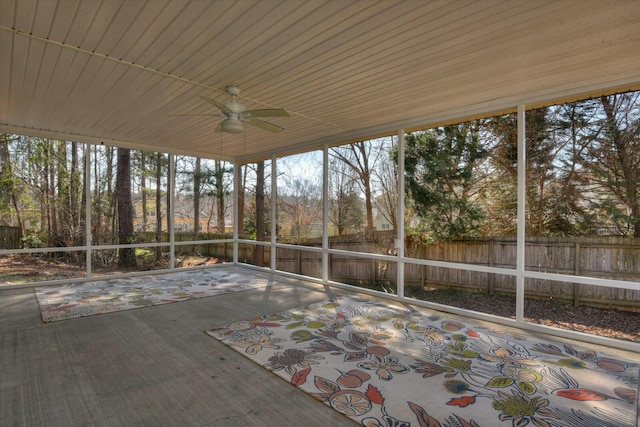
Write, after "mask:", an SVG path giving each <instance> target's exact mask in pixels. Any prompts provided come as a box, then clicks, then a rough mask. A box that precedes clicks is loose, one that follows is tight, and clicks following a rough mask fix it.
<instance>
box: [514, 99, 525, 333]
mask: <svg viewBox="0 0 640 427" xmlns="http://www.w3.org/2000/svg"><path fill="white" fill-rule="evenodd" d="M517 126H518V222H517V229H518V233H517V241H516V251H517V253H516V322H522V321H523V319H524V269H525V238H526V236H525V223H526V221H525V220H526V218H525V215H526V204H525V194H526V193H525V192H526V176H527V174H526V170H527V156H526V141H525V139H526V138H525V137H526V134H525V109H524V105H523V104H520V105H518V113H517Z"/></svg>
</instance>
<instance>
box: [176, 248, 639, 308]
mask: <svg viewBox="0 0 640 427" xmlns="http://www.w3.org/2000/svg"><path fill="white" fill-rule="evenodd" d="M383 240H384V242H386V243H384V244H383V243H381V241H380V240H378V241H377V242H372V241H371V240H364V239H349V240H347V239H344V240H337V239H331V241H330V247H331V248H332V249H339V250H343V251H348V252H364V253H378V254H380V253H384V254H391V253H392V248H391V247H390V246H391V243H390V240H389V239H383ZM305 247H316V248H318V247H321V244H320V243H319V242H310V243H309V244H307V245H306V246H302V245H301V246H300V249H297V248H295V249H294V248H278V249H277V251H276V255H277V259H276V267H277V268H278V269H279V270H282V271H287V272H291V273H297V274H302V275H306V276H311V277H321V275H322V254H321V253H319V252H315V251H309V250H305ZM254 248H255V245H247V244H241V245H240V253H239V256H240V259H241V260H242V261H247V262H252V260H253V250H254ZM192 249H193V250H196V249H197V252H199V253H200V254H206V255H209V256H217V257H221V258H225V259H231V258H232V255H233V245H232V243H231V241H229V242H228V243H215V244H203V245H196V246H194V247H193V248H192ZM179 250H180V251H183V250H185V249H184V248H182V247H181V248H180V249H179ZM263 250H264V265H265V266H269V265H270V248H269V247H268V246H267V247H264V248H263ZM405 256H406V258H408V260H407V261H406V262H405V273H404V277H405V286H418V287H422V288H424V289H434V288H443V287H445V288H458V289H463V290H467V291H486V292H489V293H491V294H492V293H494V292H498V293H508V294H515V291H516V289H515V277H514V276H511V275H506V274H497V273H485V272H477V271H469V270H463V269H455V268H444V267H434V266H427V265H420V264H415V263H412V262H411V261H410V258H417V259H429V260H437V261H449V262H458V263H464V264H472V265H482V266H491V267H499V268H506V269H515V267H516V239H515V238H493V239H469V240H456V241H450V242H438V243H435V244H424V243H421V242H415V241H412V240H411V239H407V242H406V246H405ZM525 259H526V269H527V270H528V271H536V272H545V273H559V274H566V275H580V276H587V277H595V278H606V279H616V280H625V281H631V282H638V287H637V289H618V288H607V287H602V286H593V285H581V284H576V283H571V282H558V281H551V280H542V279H530V278H527V279H526V280H525V296H527V297H535V298H553V299H560V300H566V301H572V302H573V303H574V304H575V305H591V306H615V307H618V308H626V309H632V310H640V239H630V238H621V237H595V238H561V237H538V238H531V239H528V240H527V242H526V248H525ZM329 274H330V279H331V280H335V281H340V282H344V283H350V284H356V285H370V286H394V285H395V283H396V277H397V264H396V263H395V262H387V261H380V260H372V259H368V258H365V257H363V256H357V255H355V254H354V255H346V254H345V255H342V254H330V255H329Z"/></svg>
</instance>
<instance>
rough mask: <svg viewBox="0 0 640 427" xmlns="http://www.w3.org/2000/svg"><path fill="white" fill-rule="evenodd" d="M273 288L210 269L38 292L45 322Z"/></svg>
mask: <svg viewBox="0 0 640 427" xmlns="http://www.w3.org/2000/svg"><path fill="white" fill-rule="evenodd" d="M269 285H271V280H270V279H267V278H264V277H260V276H257V275H255V274H247V273H242V272H234V271H233V270H230V269H222V268H211V269H203V270H189V271H182V272H177V273H169V274H160V275H148V276H138V277H129V278H118V279H110V280H100V281H95V282H86V283H82V284H70V285H60V286H46V287H40V288H35V293H36V298H37V299H38V304H39V305H40V312H41V314H42V321H43V322H53V321H56V320H65V319H72V318H76V317H84V316H92V315H95V314H102V313H111V312H114V311H121V310H130V309H133V308H139V307H149V306H153V305H160V304H169V303H174V302H180V301H187V300H192V299H196V298H203V297H209V296H213V295H220V294H226V293H230V292H239V291H244V290H247V289H255V288H261V287H265V286H269Z"/></svg>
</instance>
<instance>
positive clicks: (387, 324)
mask: <svg viewBox="0 0 640 427" xmlns="http://www.w3.org/2000/svg"><path fill="white" fill-rule="evenodd" d="M423 311H424V313H427V314H422V313H421V312H417V311H413V310H409V309H407V308H406V307H402V308H397V307H393V306H389V303H384V304H383V303H380V302H375V301H371V300H368V299H359V298H356V297H341V298H338V299H335V300H333V301H325V302H321V303H317V304H313V305H309V306H305V307H302V308H299V309H294V310H289V311H285V312H281V313H276V314H272V315H267V316H262V317H258V318H255V319H251V320H247V321H243V322H236V323H231V324H229V325H226V326H223V327H219V328H215V329H211V330H208V331H206V332H207V334H209V335H210V336H212V337H214V338H216V339H218V340H220V341H222V342H223V343H225V344H227V345H229V346H230V347H231V348H233V349H235V350H236V351H238V352H240V353H241V354H243V355H244V356H246V357H248V358H250V359H251V360H253V361H255V362H256V363H258V364H260V365H262V366H263V367H265V368H266V369H268V370H270V371H272V372H274V373H275V374H277V375H279V376H280V377H282V378H283V379H285V380H286V381H288V382H290V383H291V384H293V385H294V386H297V387H299V388H301V389H302V390H304V391H305V392H307V393H309V394H311V395H312V396H313V397H314V398H316V399H318V400H320V401H321V402H324V403H325V404H326V405H329V406H330V407H331V408H333V409H335V410H336V411H338V412H340V413H342V414H344V415H346V416H348V417H350V418H352V419H353V420H354V421H356V422H357V423H360V424H361V425H363V426H369V427H374V426H375V427H392V426H393V427H400V426H405V427H407V426H420V427H427V426H428V427H494V426H503V425H504V426H512V427H520V426H525V425H530V426H536V427H545V426H562V427H569V426H571V427H594V426H604V427H623V426H624V427H636V425H637V419H638V418H637V417H638V375H639V368H640V359H638V358H637V359H635V360H624V359H621V358H619V357H613V356H610V355H606V354H604V353H602V352H600V351H599V350H597V351H596V350H592V349H590V348H589V347H588V345H584V346H580V347H578V346H577V345H569V344H567V343H562V342H560V340H558V341H549V340H546V339H544V340H543V339H540V338H538V337H535V336H533V334H528V333H526V332H522V331H519V330H510V329H505V328H504V327H497V326H496V327H491V326H490V324H483V323H480V322H478V323H474V322H473V321H471V320H470V319H467V318H462V317H460V318H458V317H454V316H453V315H450V316H449V315H447V316H449V317H444V316H443V315H442V314H441V313H437V312H431V313H430V314H429V313H428V312H426V310H423ZM312 421H313V420H309V422H310V423H312Z"/></svg>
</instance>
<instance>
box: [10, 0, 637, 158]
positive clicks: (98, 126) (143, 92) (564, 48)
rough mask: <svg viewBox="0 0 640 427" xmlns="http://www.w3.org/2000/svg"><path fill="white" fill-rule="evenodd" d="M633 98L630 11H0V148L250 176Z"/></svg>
mask: <svg viewBox="0 0 640 427" xmlns="http://www.w3.org/2000/svg"><path fill="white" fill-rule="evenodd" d="M227 85H237V86H240V87H241V89H242V92H241V94H240V101H241V102H242V103H244V104H245V105H247V107H248V108H250V109H254V108H284V109H286V110H287V111H289V113H290V114H291V117H288V118H284V117H278V118H273V119H266V120H268V121H270V122H273V123H275V124H277V125H279V126H282V127H284V128H286V130H285V131H283V132H281V133H279V134H273V133H269V132H267V131H264V130H261V129H258V128H255V127H248V129H247V132H246V134H240V135H232V134H220V133H216V132H214V129H215V127H216V126H217V123H218V122H219V121H220V119H218V118H215V117H207V116H202V114H208V113H212V114H215V113H217V110H216V109H215V107H213V106H212V105H211V104H208V103H206V102H205V101H203V100H202V98H200V96H209V97H214V98H218V99H221V100H223V101H227V100H228V99H229V98H228V95H227V94H226V93H225V92H224V88H225V86H227ZM639 87H640V1H637V0H631V1H622V0H610V1H592V0H575V1H571V0H549V1H544V0H536V1H531V0H505V1H492V0H481V1H470V0H469V1H466V0H456V1H452V0H435V1H434V0H417V1H412V0H402V1H393V0H381V1H375V0H358V1H356V0H328V1H319V0H305V1H302V0H283V1H276V0H255V1H251V0H242V1H230V0H224V1H223V0H217V1H204V0H192V1H188V0H148V1H143V0H106V1H97V0H58V1H56V0H0V131H2V132H12V133H22V134H27V135H32V136H43V137H53V138H60V139H66V140H75V141H82V142H90V143H100V142H104V143H105V144H108V145H118V146H126V147H131V148H139V149H145V150H146V149H148V150H160V151H166V152H171V153H177V154H189V155H195V156H201V157H215V158H220V159H225V160H238V161H249V160H258V159H262V158H267V157H271V156H272V155H274V154H275V155H284V154H289V153H296V152H300V151H305V150H309V149H314V148H321V147H323V146H324V145H325V144H331V145H335V144H338V143H342V142H350V141H354V140H361V139H366V138H370V137H375V136H380V135H385V134H390V133H394V132H396V131H397V129H399V128H404V129H417V128H420V127H425V126H427V125H430V124H434V123H442V122H444V121H448V120H452V119H455V118H464V117H470V116H474V115H478V114H483V113H487V112H492V111H505V110H509V109H513V107H514V106H515V105H516V104H517V103H526V104H540V103H545V102H549V101H554V100H559V99H572V98H575V97H579V96H583V95H589V94H593V95H597V94H601V93H606V92H611V91H617V90H628V89H638V88H639ZM175 114H195V115H194V116H189V117H183V116H179V117H175V116H173V115H175ZM198 114H200V115H198Z"/></svg>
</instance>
